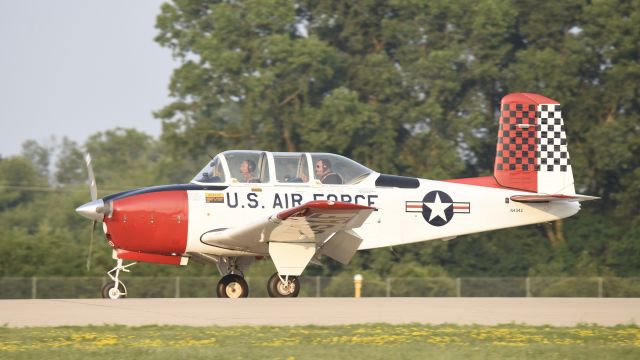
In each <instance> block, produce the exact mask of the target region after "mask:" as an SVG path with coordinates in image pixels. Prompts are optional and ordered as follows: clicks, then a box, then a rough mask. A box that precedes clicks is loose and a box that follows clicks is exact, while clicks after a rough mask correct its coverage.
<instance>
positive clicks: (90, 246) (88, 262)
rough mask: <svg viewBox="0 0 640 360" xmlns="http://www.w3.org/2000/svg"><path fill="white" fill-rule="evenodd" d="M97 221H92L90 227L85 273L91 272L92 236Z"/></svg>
mask: <svg viewBox="0 0 640 360" xmlns="http://www.w3.org/2000/svg"><path fill="white" fill-rule="evenodd" d="M97 222H98V221H97V220H93V226H92V227H91V240H89V254H87V271H89V270H91V255H92V254H93V234H94V233H95V232H96V223H97Z"/></svg>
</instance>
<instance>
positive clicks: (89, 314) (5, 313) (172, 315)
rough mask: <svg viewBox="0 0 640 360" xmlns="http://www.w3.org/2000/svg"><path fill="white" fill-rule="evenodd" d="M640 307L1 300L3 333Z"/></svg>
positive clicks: (614, 316) (599, 302)
mask: <svg viewBox="0 0 640 360" xmlns="http://www.w3.org/2000/svg"><path fill="white" fill-rule="evenodd" d="M639 322H640V299H598V298H361V299H353V298H298V299H269V298H255V299H250V298H249V299H120V300H103V299H36V300H0V325H5V326H9V327H25V326H62V325H89V324H92V325H102V324H122V325H152V324H158V325H192V326H214V325H218V326H234V325H344V324H359V323H390V324H408V323H430V324H442V323H450V324H483V325H494V324H505V323H516V324H528V325H553V326H574V325H576V324H580V323H593V324H599V325H605V326H613V325H617V324H638V323H639Z"/></svg>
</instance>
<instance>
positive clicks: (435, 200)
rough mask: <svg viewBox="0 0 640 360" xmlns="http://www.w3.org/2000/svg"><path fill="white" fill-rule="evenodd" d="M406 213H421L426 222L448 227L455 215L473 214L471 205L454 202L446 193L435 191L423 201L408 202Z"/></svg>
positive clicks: (428, 194)
mask: <svg viewBox="0 0 640 360" xmlns="http://www.w3.org/2000/svg"><path fill="white" fill-rule="evenodd" d="M405 204H406V205H405V206H406V208H405V211H406V212H421V213H422V217H424V219H425V221H426V222H428V223H429V224H431V225H433V226H443V225H446V224H447V223H448V222H449V221H451V219H452V218H453V214H469V213H471V203H469V202H454V201H453V200H452V199H451V197H450V196H449V194H447V193H446V192H444V191H440V190H434V191H431V192H429V193H427V195H425V196H424V198H423V199H422V201H406V202H405Z"/></svg>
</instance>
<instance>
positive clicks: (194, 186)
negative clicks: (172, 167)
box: [102, 184, 228, 201]
mask: <svg viewBox="0 0 640 360" xmlns="http://www.w3.org/2000/svg"><path fill="white" fill-rule="evenodd" d="M227 188H228V186H226V185H197V184H173V185H159V186H150V187H146V188H140V189H134V190H128V191H123V192H119V193H115V194H111V195H107V196H105V197H103V198H102V200H103V201H109V200H117V199H123V198H126V197H129V196H134V195H140V194H147V193H153V192H160V191H173V190H213V191H222V190H226V189H227Z"/></svg>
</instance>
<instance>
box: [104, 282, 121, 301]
mask: <svg viewBox="0 0 640 360" xmlns="http://www.w3.org/2000/svg"><path fill="white" fill-rule="evenodd" d="M115 287H116V283H115V282H114V281H110V282H108V283H107V284H106V285H105V286H103V287H102V298H103V299H111V300H117V299H123V298H126V297H127V288H126V287H125V286H124V284H123V283H122V282H118V290H119V291H120V293H119V294H113V293H111V294H110V293H109V292H110V291H111V289H113V288H115Z"/></svg>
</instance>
